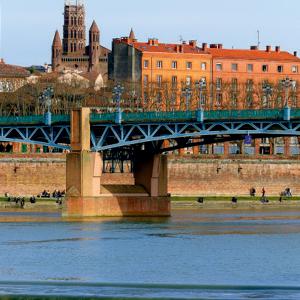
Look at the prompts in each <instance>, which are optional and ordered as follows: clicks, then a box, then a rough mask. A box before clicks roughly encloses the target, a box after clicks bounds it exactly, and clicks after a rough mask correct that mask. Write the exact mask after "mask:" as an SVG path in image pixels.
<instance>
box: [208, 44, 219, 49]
mask: <svg viewBox="0 0 300 300" xmlns="http://www.w3.org/2000/svg"><path fill="white" fill-rule="evenodd" d="M209 47H210V48H212V49H217V48H218V45H217V44H210V45H209Z"/></svg>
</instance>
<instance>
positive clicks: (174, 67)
mask: <svg viewBox="0 0 300 300" xmlns="http://www.w3.org/2000/svg"><path fill="white" fill-rule="evenodd" d="M172 69H177V61H176V60H174V61H172Z"/></svg>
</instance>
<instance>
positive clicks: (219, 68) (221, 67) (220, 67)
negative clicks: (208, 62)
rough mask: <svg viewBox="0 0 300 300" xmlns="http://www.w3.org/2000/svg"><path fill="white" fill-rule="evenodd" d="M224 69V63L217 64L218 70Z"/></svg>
mask: <svg viewBox="0 0 300 300" xmlns="http://www.w3.org/2000/svg"><path fill="white" fill-rule="evenodd" d="M222 69H223V66H222V64H221V63H217V64H216V70H217V71H222Z"/></svg>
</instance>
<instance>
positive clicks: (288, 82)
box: [281, 77, 295, 121]
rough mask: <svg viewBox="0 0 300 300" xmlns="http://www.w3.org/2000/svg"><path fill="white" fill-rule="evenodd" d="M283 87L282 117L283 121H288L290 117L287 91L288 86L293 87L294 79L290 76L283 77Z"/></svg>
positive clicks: (288, 91) (288, 90) (288, 89)
mask: <svg viewBox="0 0 300 300" xmlns="http://www.w3.org/2000/svg"><path fill="white" fill-rule="evenodd" d="M281 83H282V85H283V87H284V89H285V99H284V102H285V103H284V108H283V119H284V121H290V119H291V108H290V107H289V93H290V88H291V87H295V81H294V80H292V79H290V78H288V77H287V78H285V79H283V80H282V81H281Z"/></svg>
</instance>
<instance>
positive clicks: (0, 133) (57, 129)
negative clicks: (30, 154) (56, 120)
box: [0, 125, 71, 150]
mask: <svg viewBox="0 0 300 300" xmlns="http://www.w3.org/2000/svg"><path fill="white" fill-rule="evenodd" d="M70 136H71V134H70V126H69V125H57V126H52V127H50V126H9V127H8V126H3V127H2V126H1V127H0V142H12V143H24V144H37V145H41V146H48V147H53V148H57V149H66V150H67V149H70Z"/></svg>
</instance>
